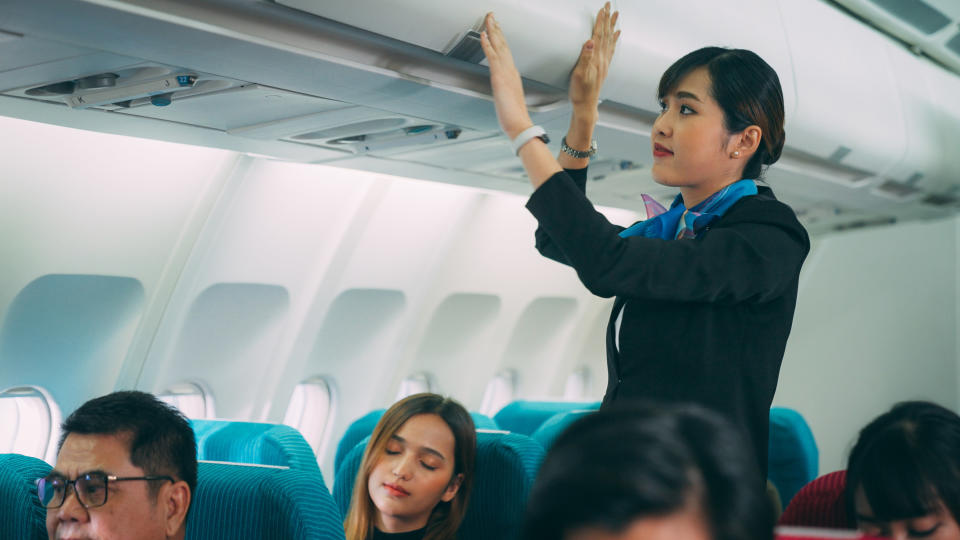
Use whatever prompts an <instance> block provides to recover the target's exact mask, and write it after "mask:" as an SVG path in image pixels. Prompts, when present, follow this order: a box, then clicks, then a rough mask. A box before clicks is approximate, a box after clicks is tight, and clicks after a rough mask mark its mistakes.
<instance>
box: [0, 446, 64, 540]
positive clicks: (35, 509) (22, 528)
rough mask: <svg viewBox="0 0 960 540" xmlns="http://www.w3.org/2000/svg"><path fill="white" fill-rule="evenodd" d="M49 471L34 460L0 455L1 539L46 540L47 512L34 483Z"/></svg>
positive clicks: (37, 460)
mask: <svg viewBox="0 0 960 540" xmlns="http://www.w3.org/2000/svg"><path fill="white" fill-rule="evenodd" d="M50 469H51V467H50V465H48V464H47V463H46V462H45V461H41V460H39V459H37V458H33V457H29V456H21V455H20V454H0V538H11V539H13V538H16V539H17V540H46V538H47V525H46V518H47V510H46V509H45V508H44V507H43V506H42V505H41V504H40V499H38V498H37V487H36V483H35V482H36V480H37V479H38V478H43V477H44V476H46V475H47V473H49V472H50Z"/></svg>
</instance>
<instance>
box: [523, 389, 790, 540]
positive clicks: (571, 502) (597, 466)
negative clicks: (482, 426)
mask: <svg viewBox="0 0 960 540" xmlns="http://www.w3.org/2000/svg"><path fill="white" fill-rule="evenodd" d="M755 468H756V466H755V464H754V460H753V457H752V456H751V453H750V451H749V449H748V448H747V446H746V445H745V444H744V442H743V441H742V439H741V437H740V435H739V432H738V431H736V430H735V429H734V428H733V427H732V426H731V425H730V424H729V423H727V422H726V421H725V420H723V419H722V418H720V417H719V416H717V415H716V414H715V413H712V412H710V411H707V410H705V409H703V408H700V407H696V406H692V405H691V406H673V407H667V406H663V407H656V406H652V405H636V404H635V405H627V406H619V405H618V406H615V407H612V408H610V409H605V410H601V411H599V412H597V413H593V414H590V415H587V416H585V417H583V418H581V419H580V420H578V421H577V422H575V423H574V424H573V425H572V426H570V428H569V429H567V430H566V431H565V432H564V433H562V434H561V435H560V437H559V438H557V440H556V442H555V443H554V445H553V446H552V447H551V448H550V451H549V452H548V454H547V457H546V460H545V461H544V463H543V466H542V467H541V469H540V472H539V474H538V475H537V480H536V482H535V484H534V486H533V489H532V491H531V493H530V498H529V501H528V503H527V515H526V522H525V524H524V529H523V531H524V532H523V539H524V540H548V539H550V540H553V539H556V538H563V537H564V536H565V535H566V534H567V533H569V532H572V531H574V530H576V529H579V528H583V527H598V528H601V529H604V530H607V531H610V532H620V531H623V530H624V529H625V528H626V527H628V526H629V525H630V523H631V522H632V521H634V520H636V519H642V518H646V517H654V516H664V515H668V514H671V513H673V512H677V511H682V510H685V509H687V508H694V509H695V511H697V512H700V513H701V514H702V515H703V518H704V521H705V522H706V523H708V524H709V527H710V529H711V537H712V538H714V539H716V540H770V539H771V538H773V512H772V511H771V510H770V508H769V503H768V500H767V498H766V496H765V494H764V493H763V490H762V489H761V487H762V486H761V483H760V482H758V481H757V477H756V472H755ZM691 503H692V504H691Z"/></svg>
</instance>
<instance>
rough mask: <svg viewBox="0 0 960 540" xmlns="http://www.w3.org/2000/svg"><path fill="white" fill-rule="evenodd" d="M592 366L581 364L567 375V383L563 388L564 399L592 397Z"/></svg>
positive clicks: (572, 399) (574, 399) (577, 399)
mask: <svg viewBox="0 0 960 540" xmlns="http://www.w3.org/2000/svg"><path fill="white" fill-rule="evenodd" d="M589 395H590V368H588V367H587V366H580V367H578V368H577V369H575V370H573V373H571V374H570V375H569V376H568V377H567V384H566V385H565V386H564V388H563V399H564V400H567V401H584V400H587V399H590V396H589Z"/></svg>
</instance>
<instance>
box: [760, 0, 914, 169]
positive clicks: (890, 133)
mask: <svg viewBox="0 0 960 540" xmlns="http://www.w3.org/2000/svg"><path fill="white" fill-rule="evenodd" d="M779 3H780V8H781V9H782V10H783V21H784V25H785V27H786V30H787V38H788V39H789V40H790V50H791V54H792V57H793V65H794V69H795V76H796V82H797V97H798V101H797V112H796V115H795V117H794V118H793V120H792V121H789V119H788V123H787V145H789V146H792V147H794V148H799V149H802V150H804V151H805V152H807V153H809V154H812V155H814V156H816V157H819V158H826V159H828V160H830V161H834V162H836V163H838V164H842V165H846V166H850V167H855V168H858V169H863V170H865V171H869V172H870V173H873V174H883V173H884V172H886V171H887V169H889V168H890V167H891V166H893V165H894V164H895V163H897V162H898V161H900V160H901V159H902V157H903V155H904V149H905V147H906V141H905V136H904V132H905V125H904V119H903V111H902V105H901V97H900V93H899V90H898V85H897V80H896V76H895V74H894V72H893V68H892V67H891V63H890V59H889V56H888V54H887V50H888V46H889V38H887V37H885V36H883V35H882V34H880V33H879V32H877V31H875V30H873V29H871V28H870V27H868V26H867V25H865V24H863V23H861V22H860V21H858V20H856V19H854V18H853V17H848V16H839V14H838V12H837V9H836V8H835V7H833V6H831V5H829V4H827V3H824V2H817V1H812V0H803V1H800V0H780V2H779Z"/></svg>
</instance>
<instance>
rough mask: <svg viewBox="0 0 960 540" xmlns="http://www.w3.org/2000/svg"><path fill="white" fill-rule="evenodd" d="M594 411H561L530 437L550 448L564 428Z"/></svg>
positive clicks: (546, 448) (544, 447) (545, 448)
mask: <svg viewBox="0 0 960 540" xmlns="http://www.w3.org/2000/svg"><path fill="white" fill-rule="evenodd" d="M594 412H596V411H595V410H590V409H578V410H574V411H566V412H559V413H557V414H555V415H553V416H551V417H550V418H548V419H547V421H546V422H544V423H543V424H541V425H540V427H538V428H537V430H536V431H534V432H533V435H531V436H530V438H531V439H533V440H535V441H537V442H538V443H539V444H540V446H542V447H543V449H544V450H550V447H551V446H553V441H555V440H556V439H557V437H559V436H560V434H561V433H563V432H564V430H566V429H567V428H568V427H570V424H572V423H574V422H576V421H577V420H579V419H580V418H583V417H584V416H586V415H588V414H591V413H594Z"/></svg>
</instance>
